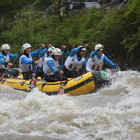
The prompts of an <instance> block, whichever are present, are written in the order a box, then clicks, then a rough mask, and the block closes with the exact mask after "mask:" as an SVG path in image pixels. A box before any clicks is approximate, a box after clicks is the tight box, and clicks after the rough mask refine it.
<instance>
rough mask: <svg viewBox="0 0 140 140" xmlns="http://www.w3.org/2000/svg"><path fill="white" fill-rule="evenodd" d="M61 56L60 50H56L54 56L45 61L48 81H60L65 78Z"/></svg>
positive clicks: (44, 70) (44, 66)
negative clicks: (60, 61) (60, 62)
mask: <svg viewBox="0 0 140 140" xmlns="http://www.w3.org/2000/svg"><path fill="white" fill-rule="evenodd" d="M61 55H62V51H61V50H60V49H59V48H55V50H53V52H52V55H51V56H49V57H46V58H45V59H44V63H43V72H44V78H45V80H46V81H49V82H54V81H60V80H61V77H63V74H64V72H63V70H62V66H61V65H59V60H60V57H61ZM63 79H64V77H63Z"/></svg>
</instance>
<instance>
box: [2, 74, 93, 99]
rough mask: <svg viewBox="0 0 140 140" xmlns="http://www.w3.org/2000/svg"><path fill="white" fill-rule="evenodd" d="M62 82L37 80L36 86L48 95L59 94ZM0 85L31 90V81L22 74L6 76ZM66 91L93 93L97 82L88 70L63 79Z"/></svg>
mask: <svg viewBox="0 0 140 140" xmlns="http://www.w3.org/2000/svg"><path fill="white" fill-rule="evenodd" d="M60 84H61V82H60V81H58V82H46V81H44V80H40V79H38V80H37V83H36V88H38V89H39V90H40V91H42V92H45V93H46V94H47V95H57V94H58V90H59V87H60ZM0 85H8V86H10V87H12V88H14V89H17V90H22V91H27V92H30V91H31V89H30V87H29V85H30V81H29V80H24V79H23V78H22V76H18V77H16V78H13V79H11V78H4V79H2V80H1V81H0ZM63 88H64V93H65V94H69V95H72V96H77V95H83V94H88V93H91V92H92V91H94V90H95V83H94V80H93V74H92V73H91V72H88V73H86V74H84V75H82V76H79V77H77V78H74V79H68V81H63Z"/></svg>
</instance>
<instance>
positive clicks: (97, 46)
mask: <svg viewBox="0 0 140 140" xmlns="http://www.w3.org/2000/svg"><path fill="white" fill-rule="evenodd" d="M101 46H103V45H102V44H97V45H95V50H98V49H99V48H100V47H101ZM100 50H103V49H100Z"/></svg>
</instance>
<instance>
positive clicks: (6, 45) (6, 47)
mask: <svg viewBox="0 0 140 140" xmlns="http://www.w3.org/2000/svg"><path fill="white" fill-rule="evenodd" d="M1 50H10V46H9V45H8V44H4V45H2V46H1Z"/></svg>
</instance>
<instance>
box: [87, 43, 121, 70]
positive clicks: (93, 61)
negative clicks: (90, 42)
mask: <svg viewBox="0 0 140 140" xmlns="http://www.w3.org/2000/svg"><path fill="white" fill-rule="evenodd" d="M103 49H104V46H103V45H101V44H97V45H96V46H95V50H94V51H93V52H92V53H91V54H90V58H89V59H88V61H87V65H86V70H87V71H89V72H94V71H100V70H102V67H103V65H104V63H106V64H108V65H109V66H111V67H114V68H115V67H116V68H117V69H118V70H120V68H119V67H118V66H116V64H115V63H113V62H112V61H111V60H110V59H109V58H108V57H107V56H105V55H104V54H103Z"/></svg>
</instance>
